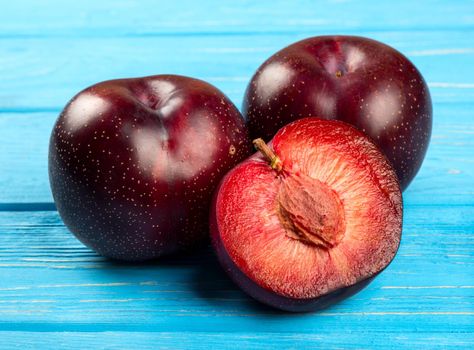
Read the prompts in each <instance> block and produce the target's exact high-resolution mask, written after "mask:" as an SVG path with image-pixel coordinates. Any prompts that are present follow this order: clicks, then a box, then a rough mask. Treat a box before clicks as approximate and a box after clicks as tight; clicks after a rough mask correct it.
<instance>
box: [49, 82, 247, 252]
mask: <svg viewBox="0 0 474 350" xmlns="http://www.w3.org/2000/svg"><path fill="white" fill-rule="evenodd" d="M250 151H251V146H250V141H249V139H248V133H247V130H246V127H245V124H244V120H243V118H242V116H241V114H240V113H239V111H238V110H237V108H236V107H235V106H234V105H233V103H232V102H231V101H230V100H229V99H228V98H227V97H226V96H225V95H224V94H223V93H221V92H220V91H219V90H218V89H216V88H215V87H213V86H212V85H210V84H208V83H205V82H203V81H200V80H197V79H192V78H188V77H183V76H175V75H158V76H150V77H144V78H132V79H117V80H111V81H105V82H101V83H98V84H96V85H93V86H91V87H89V88H87V89H85V90H83V91H82V92H80V93H79V94H77V95H76V96H75V97H74V98H73V99H72V100H71V101H70V102H69V103H68V104H67V106H66V107H65V108H64V110H63V112H62V113H61V115H60V116H59V118H58V120H57V121H56V124H55V126H54V128H53V131H52V134H51V138H50V146H49V166H48V168H49V178H50V184H51V189H52V194H53V197H54V200H55V202H56V206H57V209H58V211H59V214H60V216H61V218H62V219H63V221H64V223H65V224H66V226H67V227H68V228H69V229H70V231H71V232H72V233H74V235H75V236H76V237H77V238H78V239H79V240H80V241H81V242H83V243H84V244H85V245H87V246H88V247H90V248H92V249H93V250H95V251H96V252H98V253H99V254H101V255H103V256H105V257H108V258H112V259H118V260H128V261H143V260H149V259H154V258H158V257H160V256H162V255H168V254H172V253H175V252H177V251H180V250H188V249H192V248H193V247H194V246H196V245H197V244H199V243H200V242H202V241H203V240H205V239H206V238H207V237H208V210H209V204H210V201H211V198H212V193H213V190H214V188H215V187H216V186H217V183H218V181H219V180H220V179H221V177H222V176H223V175H224V174H225V173H226V172H227V171H228V170H229V169H231V168H232V167H233V166H234V165H235V164H237V163H238V162H240V161H241V160H243V159H244V158H245V157H246V156H248V155H249V154H250Z"/></svg>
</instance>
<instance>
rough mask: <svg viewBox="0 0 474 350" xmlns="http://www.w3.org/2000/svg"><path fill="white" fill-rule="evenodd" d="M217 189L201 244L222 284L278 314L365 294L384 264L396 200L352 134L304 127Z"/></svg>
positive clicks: (346, 128)
mask: <svg viewBox="0 0 474 350" xmlns="http://www.w3.org/2000/svg"><path fill="white" fill-rule="evenodd" d="M254 144H255V146H256V148H257V149H258V150H259V152H257V153H256V154H255V155H254V156H252V157H250V158H248V159H247V160H245V161H244V162H242V163H241V164H239V165H238V166H237V167H235V168H234V169H232V170H231V171H230V172H229V173H228V174H227V175H226V176H225V177H224V178H223V179H222V181H221V183H220V185H219V187H218V189H217V191H216V193H215V196H214V202H213V205H212V207H211V220H210V222H211V236H212V241H213V246H214V248H215V250H216V252H217V255H218V258H219V260H220V262H221V264H222V265H223V267H224V268H225V270H226V271H227V272H228V274H229V275H230V277H231V278H232V279H233V280H234V281H235V282H236V283H237V284H238V285H239V286H240V287H241V288H242V289H243V290H244V291H245V292H247V293H248V294H249V295H251V296H252V297H254V298H255V299H257V300H259V301H261V302H263V303H266V304H268V305H271V306H274V307H277V308H280V309H283V310H288V311H311V310H316V309H321V308H324V307H327V306H329V305H330V304H332V303H334V302H336V301H338V300H340V299H343V298H345V297H348V296H350V295H352V294H354V293H356V292H357V291H359V290H360V289H362V288H363V287H365V286H366V285H367V284H368V283H369V282H370V281H371V280H372V279H373V278H374V277H375V276H376V275H377V274H378V273H380V272H381V271H382V270H383V269H384V268H386V267H387V266H388V264H389V263H390V262H391V261H392V259H393V258H394V256H395V254H396V252H397V249H398V246H399V244H400V238H401V231H402V196H401V191H400V187H399V184H398V180H397V177H396V174H395V172H394V170H393V169H392V167H391V165H390V164H389V162H388V161H387V159H386V158H385V156H384V155H383V154H382V153H381V152H380V151H379V150H378V148H377V147H376V146H375V145H374V144H373V143H372V142H371V141H370V140H369V139H368V138H367V137H366V136H365V135H363V134H362V133H361V132H359V131H358V130H356V129H355V128H353V127H352V126H350V125H348V124H345V123H343V122H339V121H328V120H321V119H317V118H305V119H300V120H298V121H296V122H293V123H291V124H288V125H287V126H285V127H283V128H282V129H280V131H279V132H278V133H277V134H276V135H275V137H274V138H273V140H272V141H271V142H270V143H269V144H268V145H267V144H265V143H264V142H263V141H262V140H255V141H254Z"/></svg>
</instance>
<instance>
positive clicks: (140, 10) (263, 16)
mask: <svg viewBox="0 0 474 350" xmlns="http://www.w3.org/2000/svg"><path fill="white" fill-rule="evenodd" d="M26 9H27V10H26ZM473 11H474V9H473V5H472V2H471V1H450V2H443V1H417V2H413V1H399V2H397V3H394V2H385V1H378V2H370V1H335V0H334V1H310V0H304V1H298V2H297V3H290V2H288V1H285V0H278V1H271V0H265V1H258V2H255V1H248V0H247V1H239V2H235V1H222V0H212V1H209V0H208V1H200V2H199V3H196V2H195V1H193V0H184V1H163V0H161V1H153V0H145V1H140V2H133V1H123V0H122V1H100V2H99V1H94V0H87V1H81V2H79V3H69V2H68V3H64V2H62V1H60V0H48V1H41V3H38V2H35V1H24V0H18V1H10V2H8V3H5V4H2V12H0V33H2V36H3V37H14V38H16V37H19V36H20V37H21V36H33V37H38V36H72V35H77V36H98V35H101V36H121V35H122V36H124V35H125V36H128V35H135V36H137V35H138V36H140V35H142V36H147V35H170V34H171V35H176V34H181V35H193V36H195V35H206V34H212V33H250V34H251V33H265V34H269V33H278V34H280V33H282V32H283V33H288V32H296V33H303V32H306V33H308V32H312V33H314V32H315V31H330V32H340V31H359V30H362V29H371V30H373V31H387V30H413V29H422V30H436V29H443V30H445V31H449V30H451V29H458V28H472V26H473V25H474V19H473V17H472V13H473Z"/></svg>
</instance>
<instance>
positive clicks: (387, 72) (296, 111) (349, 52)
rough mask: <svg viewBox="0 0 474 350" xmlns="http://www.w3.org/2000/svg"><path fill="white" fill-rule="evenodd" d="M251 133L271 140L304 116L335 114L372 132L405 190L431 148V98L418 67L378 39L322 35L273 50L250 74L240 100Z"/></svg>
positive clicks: (330, 117)
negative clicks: (286, 126)
mask: <svg viewBox="0 0 474 350" xmlns="http://www.w3.org/2000/svg"><path fill="white" fill-rule="evenodd" d="M243 113H244V117H246V119H247V123H248V127H249V132H250V136H251V138H256V137H262V138H264V139H265V140H266V141H268V140H270V139H271V138H272V137H273V135H274V134H275V133H276V132H277V130H278V129H279V128H281V127H282V126H284V125H286V124H287V123H289V122H291V121H293V120H296V119H299V118H304V117H311V116H312V117H319V118H324V119H338V120H342V121H345V122H348V123H350V124H352V125H354V126H355V127H357V128H358V129H359V130H362V131H363V132H365V133H366V134H367V135H369V136H370V137H371V138H372V140H373V141H374V142H375V143H376V144H377V145H378V146H379V147H380V149H381V150H382V151H383V152H384V153H385V155H386V156H387V157H388V159H389V160H390V161H391V163H392V165H393V166H394V168H395V171H396V172H397V176H398V178H399V180H400V185H401V187H402V189H405V188H406V187H407V186H408V184H409V183H410V182H411V180H412V179H413V178H414V177H415V175H416V173H417V172H418V170H419V168H420V166H421V163H422V162H423V159H424V156H425V153H426V150H427V148H428V144H429V140H430V135H431V126H432V105H431V98H430V94H429V91H428V87H427V85H426V83H425V81H424V79H423V77H422V76H421V74H420V72H419V71H418V70H417V69H416V67H415V66H414V65H413V64H412V63H411V62H410V61H409V60H408V59H407V58H406V57H405V56H404V55H402V54H401V53H400V52H398V51H396V50H395V49H393V48H391V47H389V46H387V45H385V44H382V43H380V42H377V41H375V40H371V39H367V38H362V37H354V36H321V37H313V38H309V39H306V40H302V41H299V42H297V43H294V44H292V45H290V46H288V47H286V48H284V49H283V50H281V51H279V52H277V53H276V54H274V55H273V56H272V57H270V58H269V59H268V60H267V61H266V62H265V63H263V65H262V66H260V68H259V69H258V70H257V72H256V73H255V75H254V76H253V78H252V80H251V82H250V84H249V86H248V88H247V92H246V95H245V99H244V104H243Z"/></svg>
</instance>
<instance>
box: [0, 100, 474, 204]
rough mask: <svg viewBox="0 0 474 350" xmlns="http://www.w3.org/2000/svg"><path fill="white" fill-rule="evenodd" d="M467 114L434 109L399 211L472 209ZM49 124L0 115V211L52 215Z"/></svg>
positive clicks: (43, 118) (471, 131) (468, 108)
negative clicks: (421, 158) (427, 141)
mask: <svg viewBox="0 0 474 350" xmlns="http://www.w3.org/2000/svg"><path fill="white" fill-rule="evenodd" d="M473 108H474V104H472V103H463V104H460V103H458V104H454V105H453V104H445V103H436V104H435V119H434V130H433V136H432V140H431V145H430V149H429V151H428V155H427V157H426V159H425V162H424V164H423V167H422V169H421V171H420V172H419V174H418V176H417V177H416V178H415V180H414V181H413V183H412V184H411V185H410V187H409V188H408V190H407V191H406V192H405V193H404V200H405V207H410V206H412V205H426V204H470V205H474V196H473V194H474V162H473V158H472V154H473V150H474V139H473V135H474V123H473V120H472V109H473ZM55 119H56V113H0V139H1V140H2V144H1V145H0V174H1V176H0V187H1V188H2V191H0V204H1V203H3V204H2V205H0V210H11V209H15V210H18V209H20V210H21V209H22V207H18V206H17V204H16V203H46V204H44V205H37V206H35V205H33V206H31V205H30V206H26V207H25V208H24V209H23V210H31V209H32V208H36V209H37V210H38V209H42V208H43V209H52V205H51V204H47V203H51V202H52V196H51V192H50V189H49V181H48V173H47V156H48V142H49V134H50V130H51V129H52V125H53V123H54V121H55ZM8 203H12V204H13V205H11V204H8ZM16 208H17V209H16Z"/></svg>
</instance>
